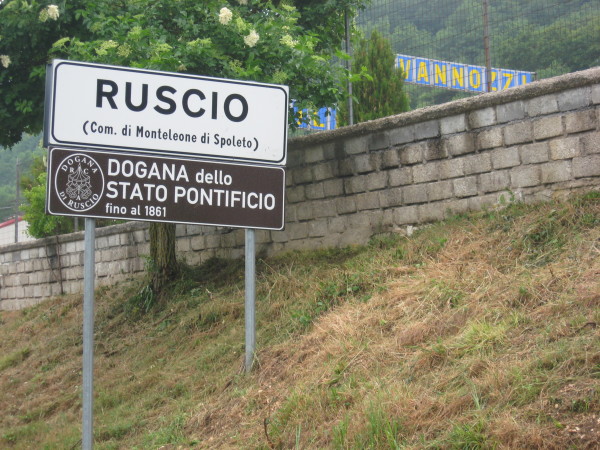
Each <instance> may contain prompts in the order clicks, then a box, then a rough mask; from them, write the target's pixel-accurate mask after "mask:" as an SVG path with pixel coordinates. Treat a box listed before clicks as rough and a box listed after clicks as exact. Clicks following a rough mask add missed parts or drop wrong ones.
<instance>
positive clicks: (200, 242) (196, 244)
mask: <svg viewBox="0 0 600 450" xmlns="http://www.w3.org/2000/svg"><path fill="white" fill-rule="evenodd" d="M205 240H206V239H205V237H204V236H200V235H196V236H193V237H192V238H191V239H190V247H191V248H192V250H193V251H198V250H202V249H204V248H205V246H206V243H205ZM136 259H137V258H136Z"/></svg>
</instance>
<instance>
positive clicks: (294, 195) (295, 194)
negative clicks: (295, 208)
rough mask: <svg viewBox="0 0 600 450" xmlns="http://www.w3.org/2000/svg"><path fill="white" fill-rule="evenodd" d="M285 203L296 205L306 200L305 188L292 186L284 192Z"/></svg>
mask: <svg viewBox="0 0 600 450" xmlns="http://www.w3.org/2000/svg"><path fill="white" fill-rule="evenodd" d="M285 199H286V201H287V203H298V202H303V201H305V200H306V192H305V186H302V185H301V186H294V187H291V188H288V189H286V190H285Z"/></svg>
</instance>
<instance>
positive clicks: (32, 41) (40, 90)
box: [0, 0, 364, 146]
mask: <svg viewBox="0 0 600 450" xmlns="http://www.w3.org/2000/svg"><path fill="white" fill-rule="evenodd" d="M292 3H294V4H295V3H297V4H298V5H299V6H298V9H296V8H295V7H294V6H291V4H292ZM362 3H364V2H363V1H362V0H330V1H328V2H326V3H325V5H324V6H323V5H322V2H316V1H302V2H301V1H297V2H289V1H288V2H279V1H275V2H271V1H259V0H249V1H248V2H229V3H225V4H224V2H221V1H217V0H205V1H202V2H198V1H195V0H170V1H160V2H150V1H147V0H137V1H130V2H114V1H112V0H74V1H71V2H58V11H59V15H58V17H56V16H55V18H48V17H47V15H48V13H47V8H48V6H47V2H45V1H37V0H33V1H25V0H12V1H9V2H8V4H7V5H6V6H5V7H4V8H3V9H1V10H0V36H1V39H0V56H5V57H7V58H8V60H6V59H5V62H6V64H3V65H2V66H0V121H1V122H2V124H3V127H2V130H1V131H0V145H5V146H10V145H14V144H15V143H16V142H18V141H19V139H20V137H21V133H22V132H23V131H28V130H39V129H40V127H41V125H42V117H43V104H44V102H43V99H44V78H45V65H46V63H47V62H48V61H49V60H51V59H52V58H58V57H61V58H69V59H74V60H83V61H92V62H98V63H106V64H116V65H123V66H131V67H141V68H146V69H157V70H165V71H172V72H179V73H190V74H199V75H206V76H216V77H224V78H234V79H242V80H253V81H262V82H269V83H276V84H287V85H289V86H290V97H291V98H293V99H295V102H296V106H297V107H298V109H299V110H302V109H303V108H306V107H309V108H310V107H312V108H313V109H314V107H315V106H318V107H321V106H333V105H334V104H335V103H336V101H337V99H338V98H339V97H340V95H341V90H340V88H339V84H338V79H339V77H340V76H342V74H341V73H340V72H339V71H337V70H336V67H337V66H335V65H332V64H330V59H331V55H332V51H333V50H334V49H335V48H337V47H338V46H339V45H338V44H335V45H334V44H332V42H336V43H337V42H341V39H337V38H339V37H341V34H340V30H342V29H343V17H341V16H340V14H339V8H345V7H346V6H347V7H349V8H350V9H351V10H353V9H356V8H357V7H358V6H360V5H361V4H362ZM44 11H46V13H45V14H46V15H44ZM302 14H304V16H303V15H302ZM43 19H45V20H43ZM320 34H323V35H324V37H325V38H333V37H335V38H336V40H334V41H324V40H322V39H320V37H321V36H319V35H320ZM4 65H6V66H7V67H4ZM292 116H293V114H290V123H296V122H295V120H293V119H294V118H293V117H292Z"/></svg>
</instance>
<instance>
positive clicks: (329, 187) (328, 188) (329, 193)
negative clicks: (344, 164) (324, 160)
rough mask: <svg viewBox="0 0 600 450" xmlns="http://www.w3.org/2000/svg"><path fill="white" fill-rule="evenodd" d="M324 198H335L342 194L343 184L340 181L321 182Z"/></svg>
mask: <svg viewBox="0 0 600 450" xmlns="http://www.w3.org/2000/svg"><path fill="white" fill-rule="evenodd" d="M323 192H324V194H325V197H337V196H338V195H342V194H343V193H344V182H343V181H342V180H341V179H339V178H338V179H333V180H327V181H324V182H323Z"/></svg>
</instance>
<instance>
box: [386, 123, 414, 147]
mask: <svg viewBox="0 0 600 450" xmlns="http://www.w3.org/2000/svg"><path fill="white" fill-rule="evenodd" d="M388 134H389V137H390V145H400V144H406V143H408V142H413V141H414V140H415V127H414V125H409V126H407V127H401V128H396V129H394V130H391V131H389V133H388Z"/></svg>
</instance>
